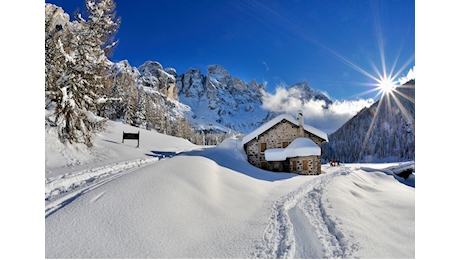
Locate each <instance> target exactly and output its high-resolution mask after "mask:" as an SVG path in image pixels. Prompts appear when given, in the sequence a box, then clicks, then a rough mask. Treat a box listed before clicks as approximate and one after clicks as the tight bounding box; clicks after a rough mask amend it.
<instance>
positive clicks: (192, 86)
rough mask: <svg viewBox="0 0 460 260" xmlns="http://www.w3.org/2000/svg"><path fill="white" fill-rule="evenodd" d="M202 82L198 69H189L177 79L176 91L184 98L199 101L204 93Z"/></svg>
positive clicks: (202, 77)
mask: <svg viewBox="0 0 460 260" xmlns="http://www.w3.org/2000/svg"><path fill="white" fill-rule="evenodd" d="M204 82H205V80H204V76H203V75H201V71H200V69H189V70H187V72H185V74H182V75H180V76H179V77H178V78H177V89H178V91H179V93H180V94H182V95H183V96H184V97H186V98H193V99H195V100H197V101H199V100H200V98H201V96H202V95H203V93H204V91H205V85H204Z"/></svg>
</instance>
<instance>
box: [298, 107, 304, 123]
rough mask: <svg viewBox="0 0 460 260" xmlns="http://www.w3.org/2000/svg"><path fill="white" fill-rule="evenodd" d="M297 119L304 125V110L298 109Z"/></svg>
mask: <svg viewBox="0 0 460 260" xmlns="http://www.w3.org/2000/svg"><path fill="white" fill-rule="evenodd" d="M297 121H299V124H300V125H303V112H302V110H299V111H297Z"/></svg>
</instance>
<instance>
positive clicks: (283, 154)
mask: <svg viewBox="0 0 460 260" xmlns="http://www.w3.org/2000/svg"><path fill="white" fill-rule="evenodd" d="M310 155H321V148H320V147H319V146H318V145H317V144H315V142H313V141H312V140H311V139H310V138H307V137H301V138H297V139H295V140H294V141H292V143H291V144H289V145H288V146H287V147H286V148H275V149H268V150H265V159H266V160H267V161H284V160H286V158H294V157H299V156H310Z"/></svg>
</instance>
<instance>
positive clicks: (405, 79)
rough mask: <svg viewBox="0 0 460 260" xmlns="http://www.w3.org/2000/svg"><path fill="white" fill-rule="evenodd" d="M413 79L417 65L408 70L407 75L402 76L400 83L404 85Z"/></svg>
mask: <svg viewBox="0 0 460 260" xmlns="http://www.w3.org/2000/svg"><path fill="white" fill-rule="evenodd" d="M413 79H415V66H414V67H412V69H410V70H409V72H407V75H406V76H402V77H400V78H399V79H398V81H399V85H403V84H404V83H406V82H408V81H410V80H413Z"/></svg>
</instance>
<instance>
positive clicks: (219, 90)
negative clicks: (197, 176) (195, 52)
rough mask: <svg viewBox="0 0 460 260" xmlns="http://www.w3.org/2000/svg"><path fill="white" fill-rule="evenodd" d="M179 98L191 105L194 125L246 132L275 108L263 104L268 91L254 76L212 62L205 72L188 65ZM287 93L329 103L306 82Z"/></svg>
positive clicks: (182, 77)
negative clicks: (248, 79)
mask: <svg viewBox="0 0 460 260" xmlns="http://www.w3.org/2000/svg"><path fill="white" fill-rule="evenodd" d="M177 85H178V91H179V100H180V101H181V102H182V103H184V104H186V105H188V106H190V107H191V108H192V111H193V112H194V114H192V116H191V117H192V118H190V116H189V120H190V122H191V124H192V126H195V127H196V128H197V129H199V128H200V126H201V127H203V126H204V128H206V127H209V125H217V126H223V127H226V128H228V129H231V130H233V131H240V132H243V133H249V132H251V131H253V130H254V129H256V128H257V127H259V126H260V125H262V124H264V123H265V122H267V121H269V120H270V119H272V118H273V117H275V116H277V115H278V114H279V113H280V112H275V111H278V110H277V108H266V107H263V106H262V103H263V97H264V95H266V94H267V92H266V90H265V86H264V85H263V84H259V83H257V81H256V80H255V79H253V80H252V81H251V82H250V83H246V82H244V81H242V80H240V79H239V78H238V77H232V75H231V74H230V73H229V72H228V71H227V70H226V69H225V68H223V67H222V66H220V65H211V66H209V67H208V69H207V74H206V76H205V75H202V74H201V72H200V70H199V69H190V70H188V71H187V72H186V73H185V74H182V75H180V76H178V78H177ZM289 89H290V90H293V91H290V93H292V95H293V96H294V95H295V97H294V98H296V99H298V100H299V101H301V102H308V101H309V100H324V102H325V104H326V108H327V106H328V105H329V104H331V103H332V101H331V100H329V98H328V97H327V96H326V95H324V94H323V93H321V92H320V91H317V90H312V89H311V88H310V87H309V86H308V84H307V82H302V83H297V84H295V85H293V86H291V87H290V88H289Z"/></svg>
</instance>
